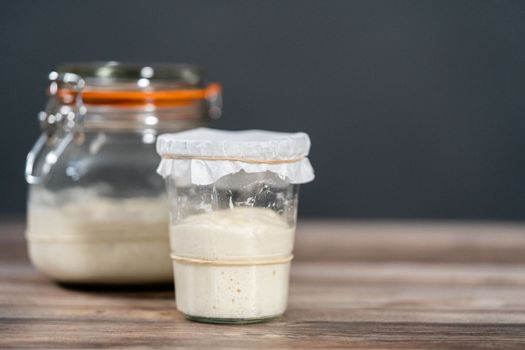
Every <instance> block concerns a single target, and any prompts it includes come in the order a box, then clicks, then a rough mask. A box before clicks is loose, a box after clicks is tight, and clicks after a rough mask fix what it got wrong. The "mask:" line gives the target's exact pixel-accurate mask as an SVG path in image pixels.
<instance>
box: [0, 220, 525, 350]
mask: <svg viewBox="0 0 525 350" xmlns="http://www.w3.org/2000/svg"><path fill="white" fill-rule="evenodd" d="M23 227H24V226H23V223H22V222H21V221H19V220H14V221H13V220H5V219H4V220H2V222H1V224H0V348H1V349H10V348H53V349H75V348H78V349H87V348H114V349H151V348H170V349H177V348H180V349H187V348H200V349H221V348H229V349H247V348H272V349H290V348H294V349H344V348H361V349H524V348H525V254H524V253H525V226H522V225H518V224H512V225H510V224H493V223H492V224H490V223H402V222H400V223H386V222H385V223H367V222H343V221H341V222H331V221H326V222H322V221H321V222H317V221H316V222H305V223H303V224H302V225H301V226H300V228H299V232H298V238H297V247H296V252H295V253H296V257H297V259H296V260H295V261H294V263H293V268H292V276H291V288H290V301H289V308H288V311H287V313H286V314H285V316H283V317H282V318H280V319H278V320H275V321H271V322H268V323H264V324H259V325H249V326H217V325H207V324H199V323H192V322H189V321H186V320H185V319H184V318H183V317H181V315H180V314H179V313H178V312H177V310H176V308H175V304H174V293H173V291H172V288H171V286H155V287H135V288H120V289H118V288H117V289H115V288H113V289H109V288H87V289H86V288H84V289H79V288H70V287H64V286H60V285H57V284H55V283H52V282H50V281H49V280H48V279H47V278H46V277H45V276H42V275H41V274H40V273H38V272H37V271H35V270H34V269H33V268H32V267H31V266H30V264H29V262H28V261H27V256H26V253H25V247H24V241H23V234H22V233H23Z"/></svg>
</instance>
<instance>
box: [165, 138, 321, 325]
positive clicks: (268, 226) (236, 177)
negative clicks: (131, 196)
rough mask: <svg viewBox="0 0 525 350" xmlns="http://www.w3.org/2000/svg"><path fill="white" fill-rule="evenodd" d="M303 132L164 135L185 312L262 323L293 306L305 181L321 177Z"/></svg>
mask: <svg viewBox="0 0 525 350" xmlns="http://www.w3.org/2000/svg"><path fill="white" fill-rule="evenodd" d="M309 147H310V141H309V138H308V136H307V135H306V134H304V133H275V132H262V131H246V132H230V131H219V130H211V129H197V130H192V131H187V132H182V133H179V134H173V135H170V134H168V135H162V136H161V137H160V138H159V139H158V142H157V151H158V152H159V154H160V155H161V156H162V158H163V159H162V163H161V165H160V166H159V169H158V171H159V173H160V174H161V175H163V176H164V177H165V178H166V182H167V187H168V193H169V200H170V208H171V211H170V212H171V222H170V240H171V257H172V259H173V267H174V274H175V284H176V291H175V296H176V302H177V308H178V309H179V311H181V312H182V313H184V315H185V316H186V317H187V318H189V319H190V320H195V321H201V322H211V323H253V322H260V321H264V320H267V319H270V318H274V317H277V316H280V315H281V314H283V313H284V311H285V310H286V305H287V300H288V279H289V271H290V262H291V260H292V250H293V244H294V236H295V226H296V219H297V206H298V195H299V184H301V183H305V182H309V181H311V180H312V179H313V170H312V167H311V165H310V163H309V161H308V159H307V158H306V156H307V155H308V151H309Z"/></svg>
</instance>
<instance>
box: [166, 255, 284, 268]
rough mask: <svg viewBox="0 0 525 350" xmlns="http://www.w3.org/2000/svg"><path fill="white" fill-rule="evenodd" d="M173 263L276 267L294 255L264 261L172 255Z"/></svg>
mask: <svg viewBox="0 0 525 350" xmlns="http://www.w3.org/2000/svg"><path fill="white" fill-rule="evenodd" d="M170 257H171V259H172V260H173V261H176V262H179V263H183V264H195V265H212V266H250V265H274V264H283V263H287V262H290V261H292V259H293V255H291V254H290V255H289V256H286V257H284V258H275V259H264V260H206V259H197V258H187V257H183V256H178V255H175V254H170Z"/></svg>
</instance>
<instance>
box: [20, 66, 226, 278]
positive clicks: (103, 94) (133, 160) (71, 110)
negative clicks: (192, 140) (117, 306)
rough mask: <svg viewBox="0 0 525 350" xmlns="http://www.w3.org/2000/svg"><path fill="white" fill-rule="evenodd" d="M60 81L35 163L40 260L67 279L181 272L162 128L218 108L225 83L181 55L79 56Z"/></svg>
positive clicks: (34, 230) (33, 239)
mask: <svg viewBox="0 0 525 350" xmlns="http://www.w3.org/2000/svg"><path fill="white" fill-rule="evenodd" d="M50 80H51V84H50V87H49V95H50V99H49V103H48V105H47V108H46V110H45V111H44V112H42V113H41V114H40V116H39V117H40V121H41V123H42V129H43V133H42V135H41V137H40V138H39V140H38V141H37V143H36V144H35V146H34V148H33V150H32V151H31V152H30V153H29V155H28V159H27V165H26V179H27V182H28V183H29V184H30V187H29V200H28V219H27V241H28V248H29V255H30V258H31V261H32V263H33V264H34V266H36V267H37V268H38V269H39V270H41V271H42V272H44V273H45V274H47V275H48V276H50V277H51V278H53V279H56V280H58V281H62V282H70V283H105V284H106V283H110V284H118V283H156V282H166V281H171V280H172V278H173V277H172V276H173V275H172V267H171V261H170V258H169V243H168V220H169V219H168V210H167V201H166V198H165V194H164V192H165V191H164V182H163V181H162V179H161V178H160V177H159V176H158V175H157V174H156V173H155V169H156V167H157V165H158V160H159V158H158V155H157V154H156V152H155V141H156V137H157V135H158V134H159V133H160V132H167V131H169V132H175V131H180V130H184V129H189V128H193V127H197V126H202V125H205V124H206V123H207V122H208V121H209V120H211V119H212V118H216V117H218V116H219V114H220V111H221V105H220V87H219V86H218V85H217V84H206V83H205V82H204V80H203V75H202V72H201V70H200V69H198V68H196V67H194V66H190V65H177V64H162V65H135V64H119V63H114V62H109V63H94V64H69V65H63V66H60V67H58V68H57V70H56V71H54V72H52V73H51V74H50Z"/></svg>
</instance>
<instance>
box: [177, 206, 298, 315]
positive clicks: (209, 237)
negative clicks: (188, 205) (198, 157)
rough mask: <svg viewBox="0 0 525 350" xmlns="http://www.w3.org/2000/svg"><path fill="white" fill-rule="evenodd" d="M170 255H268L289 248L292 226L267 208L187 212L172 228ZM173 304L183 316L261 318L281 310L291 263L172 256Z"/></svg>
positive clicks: (274, 255) (272, 256)
mask: <svg viewBox="0 0 525 350" xmlns="http://www.w3.org/2000/svg"><path fill="white" fill-rule="evenodd" d="M170 232H171V233H170V238H171V249H172V252H173V254H174V255H176V256H180V257H188V258H196V259H202V260H236V261H238V260H247V261H250V260H252V261H253V260H257V261H260V260H267V259H269V260H271V259H278V258H283V257H287V256H289V255H290V254H291V253H292V249H293V240H294V232H295V227H290V226H289V225H288V224H287V223H286V222H285V221H284V219H283V218H281V217H280V216H279V215H278V214H277V213H275V212H274V211H272V210H270V209H263V208H234V209H231V210H222V211H216V212H212V213H206V214H199V215H194V216H190V217H188V218H186V219H184V220H182V221H181V222H179V223H177V224H176V225H172V226H171V229H170ZM174 270H175V285H176V299H177V308H178V309H179V310H180V311H181V312H183V313H184V314H186V315H189V316H194V317H195V316H196V317H205V318H219V319H259V318H266V317H273V316H278V315H281V314H282V313H283V312H284V311H285V309H286V304H287V299H288V279H289V270H290V263H289V262H285V263H277V264H268V265H249V263H248V264H247V265H243V266H231V265H210V264H194V263H189V262H179V261H174Z"/></svg>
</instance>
